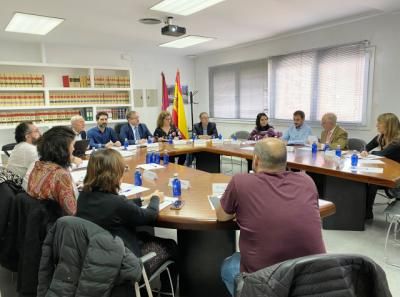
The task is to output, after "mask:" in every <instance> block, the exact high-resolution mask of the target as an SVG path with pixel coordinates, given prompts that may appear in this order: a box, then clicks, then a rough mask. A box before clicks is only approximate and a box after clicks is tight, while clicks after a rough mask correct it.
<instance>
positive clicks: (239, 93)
mask: <svg viewBox="0 0 400 297" xmlns="http://www.w3.org/2000/svg"><path fill="white" fill-rule="evenodd" d="M267 68H268V67H267V60H266V59H263V60H257V61H250V62H243V63H238V64H231V65H223V66H217V67H211V68H210V69H209V80H210V115H211V116H212V117H217V118H226V119H254V118H255V116H256V115H257V113H259V112H262V111H264V110H266V108H267V106H268V102H267Z"/></svg>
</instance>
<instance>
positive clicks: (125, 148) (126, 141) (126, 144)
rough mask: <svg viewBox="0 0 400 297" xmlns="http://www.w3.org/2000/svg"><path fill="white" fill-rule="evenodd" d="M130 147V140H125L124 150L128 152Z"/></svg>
mask: <svg viewBox="0 0 400 297" xmlns="http://www.w3.org/2000/svg"><path fill="white" fill-rule="evenodd" d="M128 146H129V141H128V138H125V140H124V150H126V151H127V150H128Z"/></svg>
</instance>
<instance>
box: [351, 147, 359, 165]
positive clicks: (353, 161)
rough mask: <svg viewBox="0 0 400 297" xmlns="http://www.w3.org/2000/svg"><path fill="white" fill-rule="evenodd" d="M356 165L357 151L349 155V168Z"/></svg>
mask: <svg viewBox="0 0 400 297" xmlns="http://www.w3.org/2000/svg"><path fill="white" fill-rule="evenodd" d="M357 165H358V154H357V151H353V154H352V155H351V167H357Z"/></svg>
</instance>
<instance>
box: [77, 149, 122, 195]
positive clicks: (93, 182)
mask: <svg viewBox="0 0 400 297" xmlns="http://www.w3.org/2000/svg"><path fill="white" fill-rule="evenodd" d="M124 171H125V164H124V159H123V158H122V156H121V154H120V153H119V152H117V151H115V150H113V149H105V150H98V151H96V152H95V153H94V154H93V155H91V156H90V159H89V164H88V168H87V173H86V176H85V180H84V181H83V191H85V192H93V191H95V190H97V191H101V192H107V193H114V194H117V193H118V191H119V187H120V181H121V178H122V176H123V174H124Z"/></svg>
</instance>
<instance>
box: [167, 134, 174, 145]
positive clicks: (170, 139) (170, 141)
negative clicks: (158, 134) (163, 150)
mask: <svg viewBox="0 0 400 297" xmlns="http://www.w3.org/2000/svg"><path fill="white" fill-rule="evenodd" d="M168 143H169V144H173V143H174V141H173V139H172V135H169V136H168Z"/></svg>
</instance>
